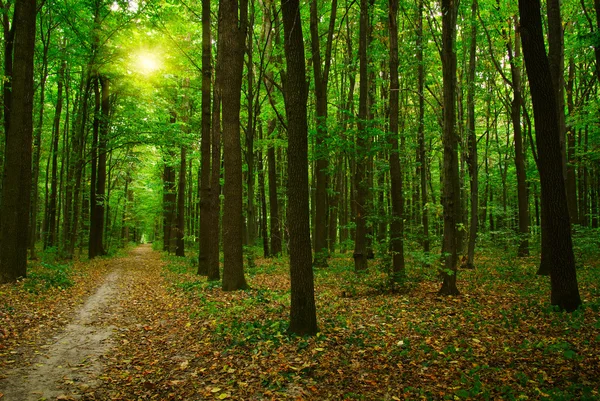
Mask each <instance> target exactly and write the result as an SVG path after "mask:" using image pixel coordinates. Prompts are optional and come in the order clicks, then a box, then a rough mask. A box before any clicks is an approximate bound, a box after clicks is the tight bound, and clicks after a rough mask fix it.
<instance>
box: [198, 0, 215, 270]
mask: <svg viewBox="0 0 600 401" xmlns="http://www.w3.org/2000/svg"><path fill="white" fill-rule="evenodd" d="M210 20H211V18H210V0H202V137H201V140H202V143H201V159H200V183H199V184H200V230H199V231H200V232H199V238H198V240H199V242H200V249H199V253H198V274H200V275H208V269H209V260H210V241H211V236H214V235H215V233H214V232H213V231H212V230H213V229H214V227H211V226H210V223H211V219H210V214H211V197H212V193H211V191H212V188H211V182H210V168H211V167H210V147H211V131H210V128H211V127H210V90H211V75H212V74H211V33H210Z"/></svg>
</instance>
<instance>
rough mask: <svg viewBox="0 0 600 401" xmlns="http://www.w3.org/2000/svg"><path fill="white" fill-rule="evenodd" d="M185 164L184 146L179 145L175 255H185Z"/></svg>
mask: <svg viewBox="0 0 600 401" xmlns="http://www.w3.org/2000/svg"><path fill="white" fill-rule="evenodd" d="M186 165H187V160H186V149H185V146H182V147H181V153H180V163H179V180H178V185H177V223H176V227H177V228H176V233H177V240H176V244H175V255H177V256H185V243H184V240H183V239H184V237H185V174H186V173H185V169H186Z"/></svg>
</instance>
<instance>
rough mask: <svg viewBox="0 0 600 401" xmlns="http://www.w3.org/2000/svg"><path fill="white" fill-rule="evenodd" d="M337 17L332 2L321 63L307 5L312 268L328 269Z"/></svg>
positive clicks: (315, 18) (314, 19) (314, 18)
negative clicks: (330, 101)
mask: <svg viewBox="0 0 600 401" xmlns="http://www.w3.org/2000/svg"><path fill="white" fill-rule="evenodd" d="M336 13H337V0H333V1H332V2H331V14H330V16H329V30H328V31H327V44H326V45H325V62H324V63H323V62H322V61H321V43H320V42H321V39H320V36H319V15H318V11H317V0H312V1H311V3H310V40H311V47H312V65H313V74H314V81H315V101H316V118H317V136H316V141H315V152H316V159H317V162H316V171H315V176H316V184H317V185H316V191H315V222H316V223H315V232H314V236H315V266H321V267H323V266H327V258H328V256H329V255H328V254H329V252H328V251H329V249H328V247H327V223H326V222H327V206H328V205H327V169H328V166H329V161H328V160H329V159H328V154H327V153H328V152H327V147H326V140H327V86H328V83H329V70H330V66H331V49H332V43H333V32H334V30H335V16H336Z"/></svg>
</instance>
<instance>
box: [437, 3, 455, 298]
mask: <svg viewBox="0 0 600 401" xmlns="http://www.w3.org/2000/svg"><path fill="white" fill-rule="evenodd" d="M457 10H458V5H457V4H456V3H455V0H442V74H443V81H444V132H443V137H442V142H443V146H444V185H443V194H442V197H443V201H442V205H443V208H444V239H443V243H442V260H443V268H442V269H440V273H441V276H442V277H443V278H444V282H443V283H442V287H441V288H440V291H439V294H441V295H458V293H459V292H458V289H457V288H456V268H457V265H458V252H457V250H458V232H457V230H458V227H457V225H458V224H459V223H460V187H459V176H458V137H457V135H456V132H455V121H456V113H455V107H456V103H455V94H456V53H455V51H454V39H455V37H456V15H457Z"/></svg>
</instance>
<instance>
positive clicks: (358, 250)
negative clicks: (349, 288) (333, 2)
mask: <svg viewBox="0 0 600 401" xmlns="http://www.w3.org/2000/svg"><path fill="white" fill-rule="evenodd" d="M368 24H369V8H368V2H367V0H361V2H360V29H359V42H358V58H359V64H360V67H359V76H360V82H359V100H358V102H359V104H358V132H357V133H356V148H355V149H356V152H355V153H356V155H355V157H356V161H355V163H356V171H355V173H354V186H355V189H356V199H355V205H356V215H355V216H356V231H355V236H354V255H353V257H354V269H355V270H356V271H360V270H365V269H366V268H367V267H368V262H367V226H366V215H365V214H366V201H367V191H368V188H367V185H368V184H367V176H366V163H367V157H366V155H365V153H366V152H365V149H366V146H367V135H368V132H367V118H368V104H367V97H368V92H369V84H368V79H369V77H368V71H367V32H368Z"/></svg>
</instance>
